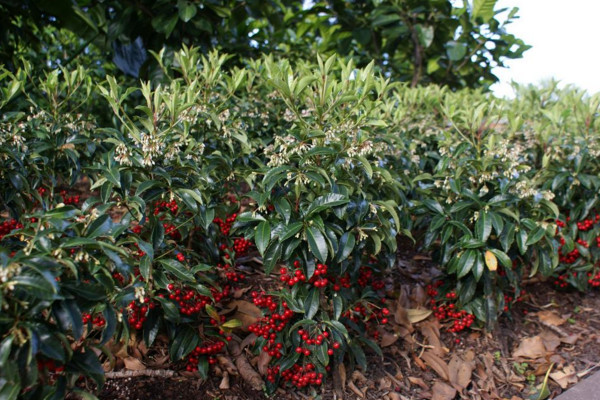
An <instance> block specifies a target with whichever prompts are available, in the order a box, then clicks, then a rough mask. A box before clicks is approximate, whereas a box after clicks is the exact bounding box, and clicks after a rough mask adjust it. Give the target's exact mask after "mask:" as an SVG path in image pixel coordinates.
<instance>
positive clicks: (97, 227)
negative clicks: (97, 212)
mask: <svg viewBox="0 0 600 400" xmlns="http://www.w3.org/2000/svg"><path fill="white" fill-rule="evenodd" d="M112 227H113V222H112V219H111V217H110V215H108V214H104V215H101V216H99V217H98V218H96V219H95V220H94V221H93V222H92V223H91V224H90V226H89V227H88V229H87V234H86V236H87V238H89V239H93V238H96V237H98V236H106V235H107V234H108V233H109V232H110V231H111V229H112Z"/></svg>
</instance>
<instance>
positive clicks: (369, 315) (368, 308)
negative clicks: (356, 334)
mask: <svg viewBox="0 0 600 400" xmlns="http://www.w3.org/2000/svg"><path fill="white" fill-rule="evenodd" d="M382 301H383V299H382ZM389 314H390V311H389V310H388V309H387V308H385V307H384V308H378V307H375V306H374V305H372V304H371V303H366V305H365V304H356V305H355V306H354V307H352V308H351V309H349V310H348V311H346V312H344V313H343V314H342V316H344V317H346V318H348V319H349V320H351V321H352V322H354V323H357V322H359V321H364V322H366V323H372V324H373V327H377V325H378V324H377V322H379V323H381V324H387V323H388V322H389V321H388V318H387V316H388V315H389ZM367 330H369V327H367ZM371 331H372V332H373V333H375V336H376V339H377V337H378V336H379V332H377V330H376V329H371Z"/></svg>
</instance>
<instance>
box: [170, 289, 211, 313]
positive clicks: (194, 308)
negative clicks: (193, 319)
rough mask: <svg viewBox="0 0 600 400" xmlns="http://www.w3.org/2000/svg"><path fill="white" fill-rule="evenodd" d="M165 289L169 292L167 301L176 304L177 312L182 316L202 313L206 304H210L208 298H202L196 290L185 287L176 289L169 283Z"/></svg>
mask: <svg viewBox="0 0 600 400" xmlns="http://www.w3.org/2000/svg"><path fill="white" fill-rule="evenodd" d="M167 289H168V290H169V292H170V293H169V299H170V300H173V301H175V302H176V303H177V305H178V306H179V312H180V313H181V314H183V315H188V316H189V315H193V314H197V313H199V312H200V311H203V310H204V308H205V307H206V306H207V305H208V304H211V303H212V300H211V299H210V297H208V296H203V295H201V294H199V293H198V292H197V291H196V290H194V289H192V288H190V287H187V286H184V287H183V288H181V289H179V288H177V289H176V288H175V285H174V284H172V283H169V284H168V285H167Z"/></svg>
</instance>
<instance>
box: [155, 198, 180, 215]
mask: <svg viewBox="0 0 600 400" xmlns="http://www.w3.org/2000/svg"><path fill="white" fill-rule="evenodd" d="M165 210H169V211H170V212H171V214H173V215H176V214H177V211H178V210H179V206H178V205H177V202H176V201H175V200H172V201H169V202H167V201H157V202H156V203H154V215H158V214H160V213H161V212H162V211H165Z"/></svg>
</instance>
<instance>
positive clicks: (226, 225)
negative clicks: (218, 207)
mask: <svg viewBox="0 0 600 400" xmlns="http://www.w3.org/2000/svg"><path fill="white" fill-rule="evenodd" d="M236 218H237V214H235V213H234V214H231V215H230V216H228V217H227V218H225V221H223V220H222V219H221V218H215V219H213V222H214V223H215V224H217V225H219V227H220V228H221V233H222V234H223V235H225V236H228V235H229V231H230V230H231V226H232V225H233V223H234V222H235V219H236Z"/></svg>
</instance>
